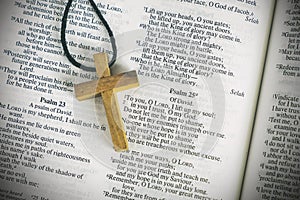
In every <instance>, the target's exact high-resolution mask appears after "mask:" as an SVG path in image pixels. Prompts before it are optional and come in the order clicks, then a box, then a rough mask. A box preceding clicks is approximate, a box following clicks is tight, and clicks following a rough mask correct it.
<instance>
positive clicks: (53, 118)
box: [0, 0, 274, 200]
mask: <svg viewBox="0 0 300 200" xmlns="http://www.w3.org/2000/svg"><path fill="white" fill-rule="evenodd" d="M69 2H72V3H71V5H70V9H69V12H68V15H67V27H66V31H65V35H66V44H67V47H68V49H69V51H70V54H71V56H72V57H73V58H74V59H75V60H76V61H77V62H78V63H80V64H81V65H84V66H88V67H90V68H94V63H93V54H95V53H97V52H106V53H107V54H108V55H109V60H111V59H112V54H113V50H112V48H111V39H112V38H110V37H109V35H108V33H107V30H106V29H105V28H104V27H103V22H102V21H101V20H100V19H99V17H98V16H97V15H96V13H95V11H94V9H93V8H92V7H91V4H90V1H87V0H74V1H69ZM67 3H68V2H67V1H66V0H24V1H21V0H13V1H10V0H5V1H2V5H1V9H2V10H1V12H0V15H1V16H0V19H1V24H0V25H1V35H0V44H1V50H0V71H1V73H0V87H1V90H0V91H1V97H0V113H1V114H0V119H1V122H0V123H1V129H0V130H1V135H0V139H1V150H0V158H1V166H0V182H1V183H0V197H1V198H2V199H33V200H46V199H48V200H58V199H84V200H88V199H91V200H94V199H101V200H102V199H144V200H166V199H184V200H186V199H212V200H221V199H229V200H231V199H237V198H238V197H239V193H240V188H241V181H242V177H243V173H244V167H245V160H246V157H247V152H248V145H249V138H250V135H251V127H252V121H253V117H254V111H255V107H256V99H257V94H258V88H259V85H260V81H261V75H262V69H263V60H264V56H265V52H266V46H267V41H268V35H269V28H270V22H271V18H272V12H273V4H274V2H273V1H264V0H261V1H258V0H231V1H225V0H218V1H215V0H172V1H171V0H167V1H166V0H160V1H151V0H141V1H129V0H123V1H119V0H118V1H117V0H102V1H99V0H96V1H95V4H96V6H97V7H98V8H99V10H100V11H101V13H102V14H103V16H104V18H105V19H106V20H107V23H108V24H109V26H110V28H111V30H112V31H113V33H114V37H115V41H116V43H117V61H116V63H115V64H114V65H113V66H112V67H111V71H112V75H117V74H119V73H122V72H128V71H131V70H136V72H137V75H138V80H139V87H136V88H132V89H130V90H125V91H119V92H117V93H115V95H116V96H117V98H118V104H119V109H120V112H121V116H122V122H123V124H124V128H125V131H126V134H127V139H128V143H129V150H128V151H125V152H116V151H115V150H114V149H113V145H112V140H111V135H110V131H109V126H108V121H107V119H106V115H105V113H106V111H105V109H104V107H103V102H102V98H101V94H99V95H96V96H95V97H93V98H90V99H87V100H83V101H78V100H77V99H76V98H75V94H74V89H73V88H74V85H75V84H79V83H84V82H87V81H90V80H97V79H99V78H100V77H98V76H97V74H96V72H89V71H85V70H84V69H83V68H78V67H75V66H74V65H72V64H71V62H70V61H69V60H68V59H67V57H66V56H65V52H64V50H63V48H62V41H61V34H62V33H61V23H62V17H63V13H64V10H65V8H66V6H67Z"/></svg>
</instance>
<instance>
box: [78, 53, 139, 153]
mask: <svg viewBox="0 0 300 200" xmlns="http://www.w3.org/2000/svg"><path fill="white" fill-rule="evenodd" d="M94 61H95V67H96V72H97V75H98V77H99V79H98V80H93V81H88V82H85V83H80V84H76V85H75V86H74V88H75V95H76V98H77V99H78V100H85V99H88V98H91V97H94V96H95V95H97V94H101V96H102V101H103V105H104V108H105V112H106V118H107V121H108V125H109V130H110V134H111V137H112V142H113V145H114V149H115V150H116V151H124V150H128V141H127V137H126V133H125V130H124V125H123V122H122V117H121V113H120V109H119V104H118V101H117V97H116V96H115V92H118V91H122V90H126V89H130V88H133V87H137V86H138V85H139V83H138V79H137V74H136V71H130V72H125V73H122V74H117V75H114V76H111V74H110V69H109V67H108V59H107V55H106V54H105V53H97V54H95V55H94Z"/></svg>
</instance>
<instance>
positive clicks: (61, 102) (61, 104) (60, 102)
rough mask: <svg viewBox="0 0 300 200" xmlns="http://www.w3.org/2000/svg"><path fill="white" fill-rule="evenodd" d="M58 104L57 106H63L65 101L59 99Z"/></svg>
mask: <svg viewBox="0 0 300 200" xmlns="http://www.w3.org/2000/svg"><path fill="white" fill-rule="evenodd" d="M58 106H59V107H65V106H66V102H64V101H59V103H58Z"/></svg>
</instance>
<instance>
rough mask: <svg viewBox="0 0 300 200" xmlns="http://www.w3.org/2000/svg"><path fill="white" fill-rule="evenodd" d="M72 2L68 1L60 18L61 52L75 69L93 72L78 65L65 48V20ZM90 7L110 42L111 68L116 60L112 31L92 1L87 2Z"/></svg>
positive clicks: (115, 47) (92, 68) (66, 47)
mask: <svg viewBox="0 0 300 200" xmlns="http://www.w3.org/2000/svg"><path fill="white" fill-rule="evenodd" d="M72 1H73V0H69V1H68V3H67V5H66V8H65V11H64V15H63V18H62V23H61V43H62V47H63V50H64V52H65V55H66V57H67V58H68V60H69V61H70V62H71V63H72V64H73V65H74V66H76V67H78V68H80V69H83V70H85V71H91V72H94V71H96V69H95V68H94V67H88V66H85V65H83V64H80V63H79V62H77V61H76V60H75V59H74V58H73V57H72V55H71V54H70V52H69V49H68V46H67V41H66V28H67V18H68V13H69V10H70V7H71V4H72ZM89 2H90V4H91V6H92V7H93V9H94V11H95V12H96V14H97V16H98V17H99V19H100V20H101V22H102V24H103V25H104V27H105V29H106V30H107V32H108V35H109V37H110V42H111V46H112V51H113V55H112V58H111V60H110V62H109V67H111V66H112V65H113V64H114V63H115V62H116V58H117V46H116V40H115V37H114V34H113V32H112V30H111V29H110V27H109V25H108V23H107V21H106V20H105V19H104V17H103V15H102V14H101V12H100V10H99V9H98V7H97V5H96V4H95V2H94V1H93V0H89Z"/></svg>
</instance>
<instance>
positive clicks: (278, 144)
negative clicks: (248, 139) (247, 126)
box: [242, 0, 300, 200]
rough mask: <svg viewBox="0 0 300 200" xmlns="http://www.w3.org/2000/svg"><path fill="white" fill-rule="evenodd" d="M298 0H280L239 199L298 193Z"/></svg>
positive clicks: (292, 197) (278, 199)
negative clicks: (241, 193) (241, 194)
mask: <svg viewBox="0 0 300 200" xmlns="http://www.w3.org/2000/svg"><path fill="white" fill-rule="evenodd" d="M299 17H300V1H293V0H292V1H278V2H277V5H276V11H275V17H274V22H273V28H272V33H271V39H270V47H269V53H268V56H267V62H266V70H265V73H264V78H263V84H262V91H261V94H260V100H259V105H258V111H257V117H256V122H255V127H254V133H253V141H252V143H251V148H250V156H249V161H248V165H247V171H246V172H247V173H246V178H245V184H244V189H243V196H242V199H276V200H281V199H282V200H283V199H284V200H288V199H289V200H296V199H299V198H300V149H299V148H300V140H299V139H300V124H299V122H300V68H299V66H300V65H299V64H300V46H299V42H300V40H299V35H300V28H299V25H300V24H299V19H300V18H299Z"/></svg>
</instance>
